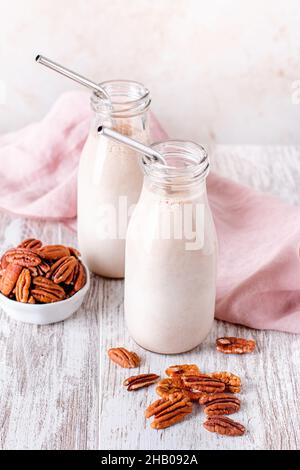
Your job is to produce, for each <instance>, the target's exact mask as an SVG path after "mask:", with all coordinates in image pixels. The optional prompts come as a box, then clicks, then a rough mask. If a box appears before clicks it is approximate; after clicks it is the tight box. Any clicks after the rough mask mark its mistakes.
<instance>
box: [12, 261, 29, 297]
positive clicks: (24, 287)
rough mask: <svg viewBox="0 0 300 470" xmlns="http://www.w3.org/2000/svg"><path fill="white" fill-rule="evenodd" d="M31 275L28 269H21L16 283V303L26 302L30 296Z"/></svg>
mask: <svg viewBox="0 0 300 470" xmlns="http://www.w3.org/2000/svg"><path fill="white" fill-rule="evenodd" d="M30 284H31V275H30V271H29V269H28V268H23V269H22V271H21V273H20V276H19V277H18V280H17V283H16V292H15V295H16V300H17V301H18V302H22V303H26V302H28V299H29V295H30Z"/></svg>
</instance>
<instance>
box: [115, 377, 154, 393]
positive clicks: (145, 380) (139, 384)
mask: <svg viewBox="0 0 300 470" xmlns="http://www.w3.org/2000/svg"><path fill="white" fill-rule="evenodd" d="M158 379H159V375H156V374H140V375H133V376H132V377H128V379H126V380H124V382H123V385H125V387H127V390H128V392H131V391H132V390H138V389H139V388H144V387H149V385H152V384H154V383H155V382H156V381H157V380H158Z"/></svg>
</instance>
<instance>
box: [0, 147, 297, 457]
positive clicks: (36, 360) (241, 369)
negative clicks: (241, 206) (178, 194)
mask: <svg viewBox="0 0 300 470" xmlns="http://www.w3.org/2000/svg"><path fill="white" fill-rule="evenodd" d="M213 153H214V155H215V158H214V168H215V170H216V171H218V172H220V173H221V174H222V175H224V176H230V177H232V178H233V179H235V180H237V181H241V182H244V183H246V184H250V185H251V186H253V187H255V188H258V189H262V190H266V191H271V192H273V193H274V194H277V195H278V196H280V197H282V198H283V199H284V200H286V201H288V202H291V203H294V204H299V205H300V190H299V187H300V149H299V148H298V149H297V148H295V147H284V148H282V147H264V148H261V147H220V146H219V147H217V148H215V149H213ZM29 227H30V232H29ZM32 234H33V235H34V236H37V237H40V238H42V239H43V240H45V241H46V242H49V243H51V242H62V243H68V244H71V243H74V242H75V235H74V234H72V233H71V232H70V231H69V230H68V229H66V228H65V227H64V226H63V225H62V224H54V223H43V222H36V221H35V222H32V221H31V222H29V223H27V221H24V220H21V219H18V218H14V217H11V216H9V215H7V214H4V213H0V243H1V246H2V247H4V248H5V247H6V246H7V244H9V243H18V241H19V240H20V239H22V238H25V237H27V236H29V235H32ZM224 335H232V336H243V337H253V338H254V339H256V341H257V344H258V348H257V352H256V353H255V354H253V355H247V356H226V355H222V354H220V353H216V352H215V348H214V341H215V338H216V337H218V336H224ZM111 346H125V347H128V348H129V349H130V348H132V349H133V350H136V351H137V352H138V353H139V354H140V355H141V357H142V365H141V368H140V371H141V372H148V371H151V372H157V373H160V374H163V372H164V370H165V368H166V367H167V366H168V365H170V364H174V363H185V362H191V363H194V362H195V363H198V364H199V366H200V368H201V369H202V370H203V371H208V372H210V371H214V370H229V371H232V372H234V373H237V374H238V375H240V376H241V377H242V380H243V384H244V387H243V392H242V394H241V399H242V407H241V410H240V412H239V413H237V414H235V415H233V416H232V417H233V418H234V419H235V418H236V419H237V420H238V421H240V422H242V423H243V424H245V426H246V428H247V434H246V435H245V436H244V437H241V438H226V437H221V436H217V435H214V434H211V433H208V432H207V431H205V429H204V428H203V427H202V422H203V420H204V415H203V413H202V412H200V409H199V408H197V407H196V406H195V407H194V408H195V410H194V413H193V415H192V416H191V417H189V418H188V419H186V420H185V421H183V422H182V423H180V424H177V425H176V426H173V427H172V428H169V429H166V430H165V431H155V430H152V429H151V428H150V425H149V422H145V419H144V416H143V412H144V409H145V408H146V406H147V405H148V404H149V403H150V402H151V401H152V400H154V399H156V395H155V392H154V387H150V388H149V389H143V390H140V391H137V392H131V393H129V392H127V391H126V389H124V388H123V387H122V385H121V384H122V381H123V379H124V378H125V377H127V376H128V371H127V370H123V369H121V368H118V367H117V366H115V365H113V364H112V363H110V362H109V361H108V359H107V355H106V351H107V349H108V348H109V347H111ZM299 365H300V336H296V335H291V334H286V333H278V332H271V331H266V332H262V331H254V330H250V329H248V328H245V327H240V326H234V325H229V324H226V323H223V322H219V321H215V324H214V328H213V330H212V332H211V334H210V336H209V338H207V340H206V341H205V343H204V344H203V345H202V346H201V347H199V348H198V349H196V350H194V351H193V352H191V353H187V354H184V355H181V356H160V355H157V354H152V353H150V352H147V351H144V350H142V349H141V348H139V347H138V346H136V345H135V344H134V343H133V342H132V340H131V339H130V338H129V336H128V333H127V330H126V327H125V325H124V321H123V282H122V281H109V280H103V279H101V278H97V277H95V276H94V277H92V283H91V290H90V292H89V294H88V296H87V298H86V301H85V302H84V305H83V307H82V308H81V309H80V310H79V311H78V312H77V313H76V314H75V315H74V316H73V317H72V318H70V319H68V320H67V321H65V322H63V323H59V324H56V325H50V326H42V327H38V326H30V325H25V324H21V323H16V322H14V321H12V320H9V319H8V318H7V317H6V315H5V314H4V313H3V312H1V313H0V448H1V449H97V448H100V449H124V450H125V449H146V450H150V449H153V450H158V449H239V448H241V449H297V448H298V449H299V448H300V420H299V405H300V403H299V402H300V399H299V397H300V377H299ZM129 372H130V373H131V372H133V371H129ZM99 423H100V425H99Z"/></svg>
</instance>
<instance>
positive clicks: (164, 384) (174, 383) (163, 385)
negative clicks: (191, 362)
mask: <svg viewBox="0 0 300 470" xmlns="http://www.w3.org/2000/svg"><path fill="white" fill-rule="evenodd" d="M155 391H156V393H157V394H158V395H159V396H160V397H162V398H165V399H168V398H169V397H170V396H171V395H174V394H176V393H181V394H184V395H185V396H186V397H188V393H186V392H185V391H183V390H182V384H181V380H180V378H179V377H170V378H168V379H162V380H160V381H159V382H158V384H157V387H156V390H155Z"/></svg>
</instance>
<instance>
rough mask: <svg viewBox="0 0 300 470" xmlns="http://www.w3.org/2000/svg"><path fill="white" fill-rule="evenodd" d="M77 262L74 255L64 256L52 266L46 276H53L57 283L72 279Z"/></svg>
mask: <svg viewBox="0 0 300 470" xmlns="http://www.w3.org/2000/svg"><path fill="white" fill-rule="evenodd" d="M77 264H78V261H77V259H76V258H74V256H63V257H62V258H60V259H58V260H57V261H56V262H55V263H54V264H53V265H52V266H51V268H50V270H49V271H48V273H47V275H46V277H47V278H51V279H52V281H53V282H55V284H60V283H61V282H66V281H68V280H69V279H71V280H72V279H73V275H74V270H75V268H76V266H77Z"/></svg>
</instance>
